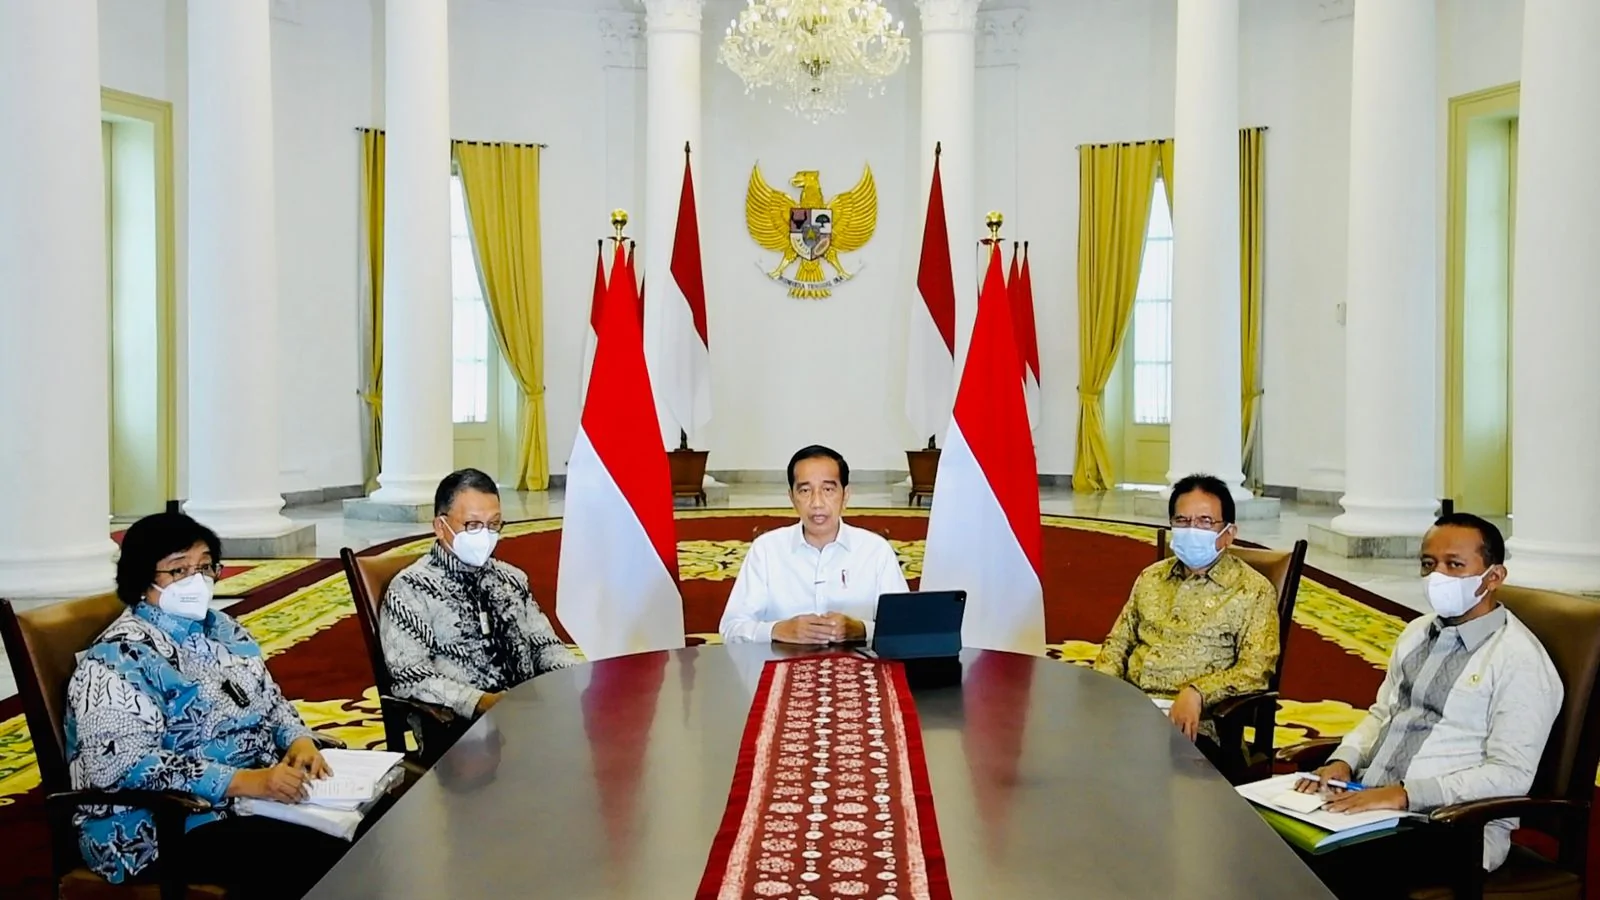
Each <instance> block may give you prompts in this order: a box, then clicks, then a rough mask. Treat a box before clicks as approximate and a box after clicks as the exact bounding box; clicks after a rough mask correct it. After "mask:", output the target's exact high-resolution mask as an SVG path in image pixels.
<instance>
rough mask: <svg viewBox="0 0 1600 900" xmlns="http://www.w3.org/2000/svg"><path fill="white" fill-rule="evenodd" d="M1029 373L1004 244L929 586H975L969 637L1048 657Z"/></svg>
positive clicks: (969, 369) (953, 457)
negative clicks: (1026, 394)
mask: <svg viewBox="0 0 1600 900" xmlns="http://www.w3.org/2000/svg"><path fill="white" fill-rule="evenodd" d="M1019 371H1021V363H1020V361H1019V359H1018V356H1017V340H1016V332H1015V330H1014V329H1013V328H1012V325H1011V304H1010V300H1009V298H1008V297H1007V296H1006V282H1005V271H1004V262H1003V261H1002V260H1001V257H1000V246H999V244H995V245H993V247H992V249H991V251H990V256H989V272H988V275H987V276H986V277H985V278H984V282H983V293H982V295H981V296H980V297H979V298H978V318H977V320H976V321H975V322H974V323H973V326H972V342H971V344H970V345H969V346H968V348H967V361H966V365H965V367H964V368H963V369H962V371H961V386H960V387H959V388H958V389H957V390H956V402H955V413H954V415H953V416H952V418H951V422H950V431H949V433H948V434H947V435H946V437H945V442H944V452H943V453H941V454H939V474H938V477H937V479H936V480H935V481H934V488H933V501H932V506H933V510H932V512H931V513H930V514H929V516H928V542H927V546H926V549H925V552H924V555H923V563H922V583H921V585H920V589H921V590H924V591H932V590H964V591H966V592H967V611H966V615H965V617H964V619H963V620H962V625H961V642H962V644H963V645H965V646H968V647H979V648H982V649H985V650H1009V651H1013V652H1016V653H1031V654H1034V655H1039V654H1042V653H1043V652H1044V588H1043V579H1042V577H1041V572H1042V568H1041V566H1042V556H1043V544H1044V534H1043V531H1042V529H1041V527H1040V524H1039V466H1038V462H1037V460H1036V459H1035V458H1034V455H1033V436H1032V435H1031V434H1030V433H1029V431H1028V408H1027V402H1026V401H1025V400H1024V399H1023V396H1022V381H1021V380H1020V379H1019V378H1018V377H1017V373H1018V372H1019Z"/></svg>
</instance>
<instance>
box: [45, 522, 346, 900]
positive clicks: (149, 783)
mask: <svg viewBox="0 0 1600 900" xmlns="http://www.w3.org/2000/svg"><path fill="white" fill-rule="evenodd" d="M221 558H222V548H221V544H220V542H219V541H218V539H217V536H216V534H215V533H213V532H212V531H211V530H210V529H209V528H206V527H205V526H203V525H201V524H200V523H198V522H196V521H195V520H193V519H191V518H189V517H188V516H185V515H181V514H179V513H162V514H159V515H153V516H148V517H146V518H144V519H140V520H139V521H138V522H136V523H134V525H133V526H132V527H131V528H129V529H128V532H127V534H126V535H125V536H124V537H123V540H122V555H121V557H120V558H119V559H118V561H117V594H118V595H119V596H120V597H121V598H122V600H123V602H124V603H126V604H128V609H127V611H126V612H124V613H123V614H122V615H121V616H119V617H118V618H117V619H116V621H114V622H112V623H111V626H110V627H109V628H107V629H106V630H105V632H104V633H103V634H101V635H100V637H99V638H98V639H97V640H96V641H95V643H94V644H93V645H92V646H91V647H90V648H89V649H88V651H86V652H85V653H84V655H83V656H82V658H81V659H80V661H79V663H78V668H77V670H76V671H75V672H74V673H73V675H72V681H71V682H70V684H69V686H68V689H67V699H68V707H69V708H68V710H67V719H66V732H67V754H68V759H69V762H70V768H71V773H72V784H73V786H74V787H76V788H101V789H112V790H115V789H118V788H123V789H142V790H177V791H187V792H189V793H193V794H196V795H198V796H199V797H201V798H203V799H205V800H208V801H210V802H211V803H212V804H214V805H215V806H216V810H215V811H214V812H207V813H197V814H194V815H191V816H189V819H188V822H187V830H188V834H187V835H186V837H185V844H186V848H185V853H184V856H185V867H186V870H187V871H186V872H185V875H186V877H187V878H188V879H189V880H190V881H191V882H198V883H207V884H221V885H225V886H228V887H229V888H230V891H231V893H230V896H236V895H239V896H246V897H250V896H259V897H274V898H278V897H298V896H300V895H301V894H303V893H304V892H305V891H307V890H309V889H310V887H311V885H313V884H315V883H316V881H317V879H319V878H320V877H321V876H322V875H323V874H324V873H325V872H326V871H327V870H328V868H330V867H331V866H332V865H333V863H334V862H335V861H337V860H338V858H339V855H340V854H341V853H343V852H344V850H345V849H346V848H347V847H348V846H349V845H348V843H346V842H345V841H342V840H340V839H338V838H335V837H331V836H329V835H325V834H323V833H321V832H319V831H314V830H312V829H310V828H305V827H303V826H300V825H293V824H289V823H286V822H280V821H277V820H275V819H269V818H265V817H262V816H237V815H235V814H234V813H233V811H232V809H231V806H232V803H231V801H232V800H233V798H236V797H258V798H263V799H267V800H277V801H281V802H285V803H294V802H296V801H298V800H300V799H301V798H302V797H303V796H304V795H305V791H306V784H307V783H308V782H309V781H311V780H313V779H318V778H323V777H326V776H327V775H328V774H331V773H330V772H329V769H328V766H327V763H326V762H325V761H324V760H323V758H322V754H321V752H319V750H318V744H317V740H316V738H315V737H314V735H313V733H312V731H311V730H310V729H309V728H307V727H306V724H305V722H304V721H302V720H301V718H300V715H299V714H298V713H297V712H295V709H294V707H293V706H291V705H290V704H289V701H287V700H285V699H284V696H283V693H282V692H281V691H279V690H278V685H277V684H276V683H275V682H274V681H273V680H272V675H271V674H269V673H268V672H267V668H266V665H265V664H264V662H263V660H262V656H261V648H260V646H258V645H257V644H256V642H255V641H254V640H252V639H251V637H250V635H249V634H248V633H247V632H246V631H245V630H244V628H242V627H240V625H239V623H238V622H236V621H234V620H233V619H232V618H230V617H229V616H227V615H224V614H223V613H220V612H217V611H215V610H212V609H211V608H210V600H211V592H212V585H213V583H214V582H215V580H216V577H217V573H218V572H219V571H220V570H221V566H220V565H219V563H220V562H221ZM73 821H74V824H75V825H76V826H77V827H78V830H79V842H78V846H79V848H80V849H81V850H82V852H83V858H84V861H85V863H86V864H87V865H88V866H89V868H91V869H93V870H94V871H95V872H98V873H99V874H100V875H102V876H104V877H105V878H106V879H107V880H108V881H111V882H113V883H120V882H123V881H127V880H130V879H131V880H140V879H141V878H142V877H150V876H152V875H153V874H154V870H151V871H148V872H147V871H146V870H147V869H148V868H149V866H150V864H151V863H152V862H154V861H155V859H156V856H157V854H158V853H159V852H160V848H159V847H157V846H156V838H155V823H154V821H153V820H152V819H151V817H150V814H149V813H147V812H145V811H143V810H139V809H134V808H131V807H119V806H107V807H95V808H88V809H85V810H83V811H80V812H79V813H77V814H76V815H75V817H74V820H73ZM141 873H143V874H142V875H141Z"/></svg>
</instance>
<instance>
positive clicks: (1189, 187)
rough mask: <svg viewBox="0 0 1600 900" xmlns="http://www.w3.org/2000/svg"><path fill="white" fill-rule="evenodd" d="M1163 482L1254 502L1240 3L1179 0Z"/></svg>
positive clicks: (1215, 0) (1225, 0)
mask: <svg viewBox="0 0 1600 900" xmlns="http://www.w3.org/2000/svg"><path fill="white" fill-rule="evenodd" d="M1176 62H1177V65H1176V68H1177V76H1178V82H1177V95H1176V105H1175V108H1174V114H1175V115H1174V128H1173V139H1174V141H1175V145H1174V147H1173V156H1174V159H1173V162H1172V167H1173V169H1174V175H1173V197H1172V229H1173V241H1172V249H1173V253H1174V254H1175V255H1174V258H1173V276H1172V428H1171V454H1170V466H1169V469H1168V471H1167V481H1168V482H1175V481H1177V480H1178V479H1180V478H1182V477H1184V476H1185V475H1189V474H1192V473H1195V472H1205V473H1208V474H1211V475H1215V476H1217V477H1218V478H1221V479H1222V480H1223V481H1224V482H1226V483H1227V485H1228V487H1229V488H1230V489H1231V490H1232V491H1233V495H1234V497H1235V498H1236V499H1241V500H1242V499H1246V498H1248V497H1250V496H1251V495H1250V492H1249V491H1247V490H1245V489H1244V471H1243V469H1242V467H1241V455H1242V451H1241V447H1242V440H1241V438H1240V428H1241V426H1240V416H1241V413H1240V399H1239V392H1240V387H1239V358H1240V357H1239V0H1178V51H1177V61H1176Z"/></svg>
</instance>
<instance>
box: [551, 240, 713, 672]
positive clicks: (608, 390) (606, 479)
mask: <svg viewBox="0 0 1600 900" xmlns="http://www.w3.org/2000/svg"><path fill="white" fill-rule="evenodd" d="M636 288H637V286H636V285H635V283H634V280H633V278H632V277H631V276H630V275H629V273H628V270H627V260H626V257H625V255H624V251H623V249H622V247H621V246H620V245H619V246H618V247H617V251H616V257H615V259H614V260H613V261H612V266H611V285H610V289H609V291H608V292H607V294H606V301H605V303H603V304H601V307H600V310H601V313H600V329H599V343H598V344H597V346H596V348H595V354H594V371H593V372H591V373H590V375H589V389H588V392H587V395H586V396H585V398H584V402H583V418H582V419H581V421H580V422H579V425H578V436H577V438H576V439H574V440H573V442H572V456H571V457H570V458H569V460H568V461H567V494H566V516H565V517H564V521H563V522H562V526H561V557H560V561H559V563H558V565H557V568H556V616H557V617H558V618H559V619H560V620H561V624H562V625H564V626H566V629H567V633H568V634H570V635H571V636H572V639H573V640H574V641H576V642H577V644H578V646H579V647H580V648H581V649H582V650H583V653H584V656H586V657H588V658H589V659H604V658H606V657H610V656H621V655H623V654H627V653H641V652H644V651H646V650H664V649H668V648H673V647H682V646H683V598H682V595H681V594H680V593H679V592H678V548H677V535H676V528H675V526H674V524H673V519H672V474H671V471H670V470H669V469H668V467H667V451H666V448H665V447H664V446H663V445H662V443H661V428H660V427H659V426H658V425H657V423H656V405H655V399H654V397H653V396H652V395H651V393H650V376H649V374H648V372H647V371H646V369H645V362H644V338H643V335H642V334H641V332H640V328H639V319H638V317H637V316H636V315H635V311H636V310H637V309H638V298H637V297H636V296H635V295H636V293H637V290H636Z"/></svg>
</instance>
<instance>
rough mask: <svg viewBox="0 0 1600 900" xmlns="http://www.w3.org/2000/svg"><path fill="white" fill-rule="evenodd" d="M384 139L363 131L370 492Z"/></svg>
mask: <svg viewBox="0 0 1600 900" xmlns="http://www.w3.org/2000/svg"><path fill="white" fill-rule="evenodd" d="M383 152H384V137H383V132H381V131H378V130H376V129H370V128H368V129H362V131H361V243H362V249H363V251H364V252H365V254H366V258H365V264H366V266H365V267H366V281H367V291H368V294H367V297H366V302H365V312H366V315H365V316H364V318H365V319H366V322H365V324H366V326H367V328H366V333H365V334H363V335H362V338H363V340H364V341H366V342H367V344H368V349H367V365H366V367H365V368H366V370H367V371H366V387H365V388H364V389H363V391H362V393H361V399H362V402H364V403H366V405H367V420H368V424H367V448H366V449H367V456H366V460H365V461H364V464H363V467H362V468H363V475H364V476H365V480H366V486H367V490H368V491H372V490H374V489H375V488H376V487H377V486H378V470H379V468H380V466H381V465H382V462H383V172H384V163H383V160H384V156H383Z"/></svg>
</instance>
